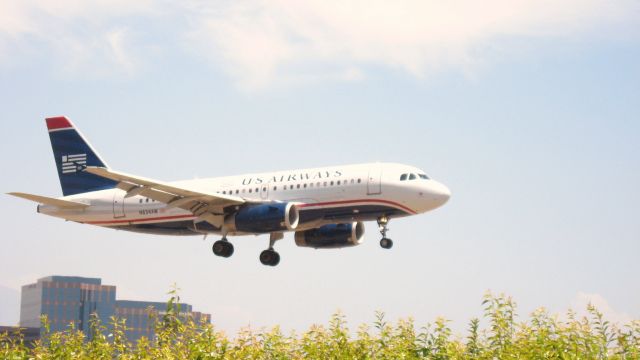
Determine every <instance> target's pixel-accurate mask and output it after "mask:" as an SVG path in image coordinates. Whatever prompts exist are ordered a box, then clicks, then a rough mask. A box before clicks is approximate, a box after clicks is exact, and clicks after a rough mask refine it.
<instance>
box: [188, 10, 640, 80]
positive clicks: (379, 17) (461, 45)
mask: <svg viewBox="0 0 640 360" xmlns="http://www.w3.org/2000/svg"><path fill="white" fill-rule="evenodd" d="M196 4H198V5H199V6H197V7H196V8H197V9H198V11H197V14H198V16H196V17H195V21H194V22H195V30H194V32H193V33H192V37H195V38H197V39H198V40H199V44H200V48H201V50H202V52H203V53H205V54H206V55H207V56H209V57H210V58H211V59H214V60H215V61H216V63H218V64H221V65H222V66H225V67H226V69H227V70H228V71H229V73H230V74H231V75H232V76H233V77H234V78H235V79H236V81H237V82H238V83H239V85H241V86H242V87H244V88H249V89H256V88H262V87H266V86H268V85H270V84H272V83H273V82H278V81H282V80H283V79H284V80H288V79H289V80H290V79H291V78H304V77H305V76H308V75H310V74H311V75H314V74H315V75H318V74H335V73H344V72H350V71H351V72H353V71H355V73H361V74H364V72H363V70H362V69H363V67H366V66H383V67H388V68H392V69H399V70H402V71H404V72H406V73H408V74H410V75H413V76H416V77H419V78H424V77H425V76H428V75H429V74H431V73H433V72H436V71H440V70H443V69H451V68H453V69H457V70H462V71H469V70H472V69H473V68H474V67H475V66H477V65H478V64H479V63H481V62H482V61H483V58H482V57H483V50H485V49H486V47H487V46H488V45H489V44H490V43H491V41H492V40H495V39H496V38H499V37H518V36H522V37H532V36H533V37H572V36H576V35H578V34H582V33H584V32H586V31H588V30H590V29H594V28H596V27H597V26H598V25H602V24H611V23H616V22H621V21H626V20H629V19H630V18H631V17H632V16H634V14H633V11H632V10H636V9H637V8H638V5H637V3H634V2H631V1H627V0H564V1H550V0H487V1H481V2H479V1H475V0H459V1H449V2H446V1H445V2H443V1H436V0H404V1H403V0H399V1H391V2H390V1H382V0H366V1H323V0H310V1H304V2H301V1H293V0H269V1H267V0H249V1H233V2H228V3H223V4H219V3H218V4H216V5H209V3H199V2H198V3H196ZM636 15H637V14H636ZM625 19H626V20H625ZM347 78H351V77H347ZM357 78H363V76H358V77H357Z"/></svg>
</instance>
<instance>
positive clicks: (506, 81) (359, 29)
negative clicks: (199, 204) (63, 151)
mask: <svg viewBox="0 0 640 360" xmlns="http://www.w3.org/2000/svg"><path fill="white" fill-rule="evenodd" d="M638 19H640V2H638V1H632V0H587V1H585V0H562V1H539V0H517V1H513V0H510V1H503V0H487V1H483V2H477V1H471V0H460V1H456V2H444V3H443V2H439V1H431V0H428V1H409V0H406V1H395V2H386V1H371V0H369V1H338V2H332V1H329V2H327V1H307V2H297V1H286V0H282V1H255V0H246V1H219V2H208V1H180V2H172V1H159V0H158V1H154V0H148V1H138V2H133V3H132V2H129V1H126V2H125V1H119V0H116V1H78V0H60V1H55V2H50V1H30V0H27V1H6V0H0V119H1V121H2V124H3V129H4V131H2V132H0V158H1V160H2V164H3V166H4V170H3V171H2V176H0V190H2V192H4V193H6V192H10V191H22V192H30V193H36V194H41V195H46V196H61V190H60V186H59V182H58V177H57V174H56V171H55V165H54V161H53V158H52V153H51V148H50V144H49V139H48V134H47V132H46V128H45V123H44V118H45V117H48V116H55V115H66V116H68V117H69V118H71V119H72V120H73V121H74V122H75V124H76V125H77V126H78V127H79V128H80V129H81V130H82V132H83V133H84V134H85V135H86V136H87V137H88V139H89V140H90V141H91V143H92V144H93V146H94V147H95V148H96V149H97V150H98V152H100V153H101V155H102V157H103V158H105V160H106V161H107V162H108V163H109V165H110V166H111V167H113V168H114V169H117V170H120V171H125V172H129V173H134V174H138V175H141V176H145V177H150V178H155V179H160V180H167V181H168V180H180V179H190V178H205V177H215V176H223V175H235V174H242V173H251V172H260V171H272V170H273V171H275V170H284V169H295V168H305V167H316V166H326V165H339V164H350V163H361V162H374V161H392V162H401V163H406V164H411V165H414V166H417V167H419V168H421V169H423V170H424V171H425V172H426V173H427V174H428V175H429V176H431V177H432V178H434V179H437V180H438V181H440V182H442V183H444V184H446V185H447V186H448V187H449V188H450V189H451V191H452V198H451V200H450V201H449V202H448V203H447V204H446V205H445V206H444V207H442V208H439V209H437V210H435V211H433V212H429V213H426V214H422V215H418V216H413V217H408V218H403V219H399V220H394V221H392V222H391V223H390V225H389V228H390V231H389V236H390V237H391V238H392V239H393V240H394V247H393V249H392V250H390V251H386V250H383V249H381V248H380V246H379V245H378V240H379V237H380V236H379V234H378V232H377V228H376V226H375V224H372V223H367V227H366V231H367V233H366V235H365V242H364V244H362V245H360V246H358V247H354V248H348V249H342V250H312V249H307V248H298V247H296V245H295V243H294V242H293V237H292V235H291V234H288V235H286V236H285V239H284V240H283V241H279V242H278V243H277V245H276V249H277V250H278V251H279V252H280V255H281V262H280V265H279V266H277V267H275V268H271V267H265V266H263V265H261V264H260V263H259V261H258V255H259V253H260V251H262V250H263V249H265V248H266V247H267V245H268V237H267V236H257V237H254V236H249V237H239V238H234V239H232V241H233V243H234V245H235V249H236V250H235V254H234V255H233V257H231V258H229V259H223V258H219V257H216V256H214V255H213V254H212V253H211V244H212V243H213V241H215V240H216V236H209V237H208V238H206V239H204V240H203V238H202V237H201V236H196V237H163V236H153V235H144V234H135V233H127V232H121V231H115V230H111V229H105V228H99V227H94V226H89V225H82V224H76V223H68V222H65V221H62V220H60V219H57V218H52V217H47V216H44V215H39V214H36V212H35V204H33V203H30V202H28V201H24V200H21V199H17V198H13V197H10V196H8V195H3V196H2V197H1V199H2V200H1V201H0V227H1V228H2V229H3V234H2V236H0V241H1V245H2V246H1V249H2V250H0V305H2V306H1V307H2V310H3V311H1V312H0V324H2V325H11V324H15V322H16V321H17V319H18V314H17V312H18V307H17V304H18V303H19V299H18V297H19V289H20V286H21V285H24V284H27V283H32V282H34V281H35V280H36V279H38V278H41V277H44V276H48V275H54V274H56V275H77V276H87V277H100V278H102V279H103V283H105V284H111V285H116V286H117V297H118V298H119V299H132V300H150V301H163V300H165V299H167V295H166V293H167V291H168V290H170V288H171V286H172V285H173V284H177V286H178V288H180V289H181V290H180V293H181V296H182V299H183V300H184V301H185V302H188V303H190V304H193V305H194V308H195V309H196V310H199V311H204V312H208V313H211V314H212V321H213V323H214V325H215V326H216V327H217V328H218V329H221V330H224V331H226V332H228V333H229V334H234V333H235V332H236V331H237V330H238V329H240V328H242V327H244V326H248V325H249V326H251V327H253V328H260V327H263V326H266V327H270V326H273V325H276V324H279V325H281V326H282V327H283V328H284V329H295V330H297V331H303V330H305V329H307V328H309V326H310V325H311V324H318V323H326V322H327V321H328V319H329V317H330V315H331V314H332V313H334V312H336V311H338V310H339V311H342V312H343V313H344V314H345V315H346V317H347V320H348V321H349V324H350V325H351V327H352V328H355V327H356V326H357V325H358V324H360V323H363V322H367V323H371V322H372V321H373V320H374V312H375V311H376V310H382V311H385V312H386V314H387V316H388V317H389V319H391V320H394V319H398V318H405V317H409V316H410V317H413V318H414V319H415V321H416V323H417V324H418V325H420V326H422V325H426V324H427V323H429V322H432V321H434V320H435V318H436V317H438V316H443V317H445V318H447V319H450V320H451V321H452V323H451V324H452V327H453V328H454V329H456V330H457V331H459V332H462V331H464V329H465V328H466V327H467V324H468V321H469V320H470V319H471V318H472V317H478V316H481V315H482V306H481V301H482V296H483V295H484V294H485V292H487V291H492V292H494V293H505V294H508V295H510V296H512V297H513V298H514V299H515V301H516V302H517V304H518V305H519V310H518V314H519V315H520V318H521V319H524V318H526V316H527V315H528V314H529V313H530V312H531V311H533V310H534V309H536V308H538V307H545V308H547V309H549V311H551V312H553V313H564V312H566V310H567V309H569V308H574V309H576V310H578V311H581V310H584V308H585V307H586V304H587V303H589V302H593V303H594V304H596V305H597V306H599V307H600V309H601V310H603V311H604V312H605V315H607V316H608V317H609V318H610V319H611V320H613V321H616V322H625V321H628V320H630V319H638V318H640V287H638V286H637V282H638V281H637V279H638V277H639V276H640V261H638V256H639V255H638V254H640V221H639V216H638V215H639V214H640V190H639V189H638V184H640V157H639V155H638V154H640V21H639V20H638ZM383 191H384V189H383ZM12 309H13V310H12Z"/></svg>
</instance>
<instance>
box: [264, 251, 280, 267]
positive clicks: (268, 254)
mask: <svg viewBox="0 0 640 360" xmlns="http://www.w3.org/2000/svg"><path fill="white" fill-rule="evenodd" d="M260 262H261V263H262V265H268V266H276V265H278V264H279V263H280V254H278V253H277V252H276V251H275V250H271V249H269V250H264V251H263V252H261V253H260Z"/></svg>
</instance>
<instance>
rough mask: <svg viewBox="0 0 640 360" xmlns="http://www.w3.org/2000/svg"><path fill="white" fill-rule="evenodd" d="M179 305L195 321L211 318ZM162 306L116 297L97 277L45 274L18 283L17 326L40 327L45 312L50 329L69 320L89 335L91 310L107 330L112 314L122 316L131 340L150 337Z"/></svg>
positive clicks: (62, 327) (183, 314) (61, 327)
mask: <svg viewBox="0 0 640 360" xmlns="http://www.w3.org/2000/svg"><path fill="white" fill-rule="evenodd" d="M179 305H180V314H181V317H182V318H183V319H187V318H191V319H193V320H194V321H195V322H197V323H202V322H203V321H204V322H207V323H208V322H210V321H211V315H209V314H203V313H200V312H194V311H193V308H192V306H191V305H189V304H179ZM166 306H167V305H166V304H165V303H162V302H146V301H130V300H116V287H115V286H113V285H102V280H101V279H98V278H84V277H77V276H48V277H45V278H41V279H38V281H37V282H36V283H34V284H29V285H24V286H23V287H22V299H21V304H20V326H21V327H28V328H40V329H41V326H42V325H41V323H40V322H41V317H42V315H46V316H47V321H48V323H49V327H50V330H51V331H52V332H55V331H62V330H65V329H68V328H69V325H70V324H73V326H74V327H75V328H76V329H78V330H80V331H82V332H84V333H85V336H86V337H87V338H90V337H91V334H92V331H91V319H92V317H93V316H94V315H93V314H96V315H97V316H98V318H99V319H100V321H101V324H102V326H104V327H105V328H106V330H107V331H109V330H110V328H111V326H110V322H111V319H112V317H114V316H115V317H117V318H118V319H120V320H123V319H124V320H125V324H126V327H127V331H126V335H127V338H128V339H129V341H131V342H135V341H137V340H138V339H140V338H141V337H143V336H146V337H148V338H153V336H154V326H153V319H158V318H159V317H160V316H162V315H163V314H164V313H165V312H166V310H167V308H166Z"/></svg>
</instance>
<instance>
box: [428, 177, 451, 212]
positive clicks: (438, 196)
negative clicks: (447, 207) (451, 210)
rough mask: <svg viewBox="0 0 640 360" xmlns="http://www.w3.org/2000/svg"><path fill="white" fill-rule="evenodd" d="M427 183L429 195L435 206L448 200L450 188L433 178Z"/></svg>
mask: <svg viewBox="0 0 640 360" xmlns="http://www.w3.org/2000/svg"><path fill="white" fill-rule="evenodd" d="M429 185H430V186H429V190H430V191H429V192H430V195H431V197H432V198H433V201H434V202H435V203H436V204H437V206H442V205H444V204H445V203H446V202H447V201H449V198H450V197H451V190H449V188H448V187H446V186H445V185H444V184H441V183H439V182H437V181H435V180H432V182H431V184H429Z"/></svg>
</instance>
